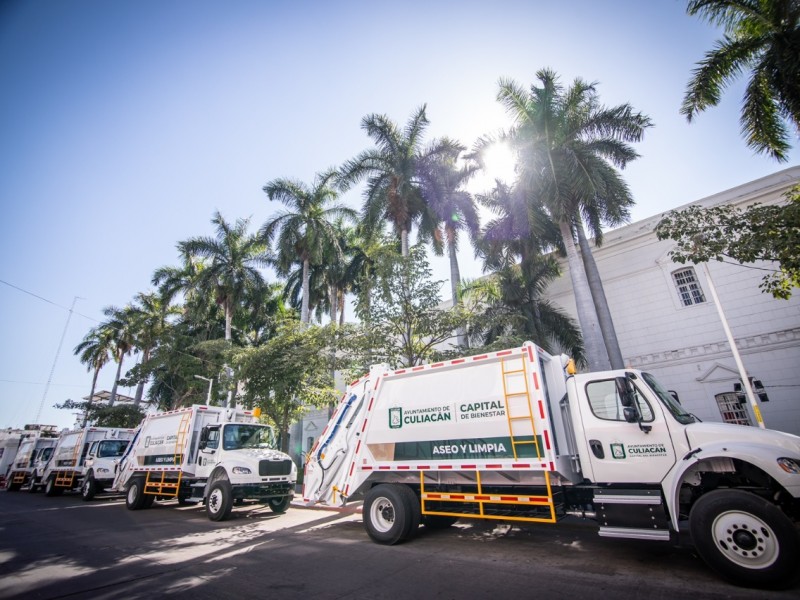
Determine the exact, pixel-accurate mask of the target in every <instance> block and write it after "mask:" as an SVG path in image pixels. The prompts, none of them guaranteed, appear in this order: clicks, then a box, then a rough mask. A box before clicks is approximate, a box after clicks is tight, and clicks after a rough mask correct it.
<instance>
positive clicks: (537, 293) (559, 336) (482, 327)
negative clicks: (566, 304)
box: [464, 254, 584, 362]
mask: <svg viewBox="0 0 800 600" xmlns="http://www.w3.org/2000/svg"><path fill="white" fill-rule="evenodd" d="M558 275H559V269H558V263H557V262H556V260H555V258H554V257H553V256H552V255H547V256H545V255H541V254H536V255H533V256H532V257H531V258H529V259H526V260H525V261H523V262H522V263H521V264H520V265H510V266H507V267H504V268H502V269H501V270H499V271H498V272H497V273H496V274H495V275H494V276H492V277H485V278H482V279H480V280H478V281H475V282H472V283H470V284H468V285H467V286H465V291H464V293H465V294H466V295H467V296H468V297H470V299H471V300H472V301H475V302H478V303H480V304H482V305H483V306H485V309H484V312H483V316H482V318H481V319H480V320H479V323H480V324H479V325H478V326H477V327H476V328H474V329H473V331H472V332H471V334H472V338H473V340H475V341H477V342H479V343H480V344H482V345H484V346H491V345H500V346H503V347H507V346H508V345H511V344H520V343H522V342H524V341H525V340H536V343H537V344H538V345H539V346H541V347H542V348H544V349H545V350H546V351H548V352H550V353H555V352H557V351H566V352H567V353H568V354H569V355H570V356H572V357H573V358H574V359H575V360H576V361H578V362H583V360H584V355H583V346H582V343H581V334H580V331H579V330H578V328H577V325H576V323H575V322H574V321H573V319H571V318H570V317H569V316H568V315H566V314H565V313H564V312H563V311H562V310H561V309H559V308H558V307H557V306H555V305H553V304H552V303H550V301H549V300H547V299H546V298H545V297H544V293H545V290H546V288H547V285H548V284H549V283H550V282H551V281H552V280H553V279H555V278H556V277H558Z"/></svg>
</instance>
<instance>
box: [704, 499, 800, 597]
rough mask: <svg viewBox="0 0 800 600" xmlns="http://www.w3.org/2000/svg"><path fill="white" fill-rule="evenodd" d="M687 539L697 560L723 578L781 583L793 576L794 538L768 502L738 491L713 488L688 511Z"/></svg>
mask: <svg viewBox="0 0 800 600" xmlns="http://www.w3.org/2000/svg"><path fill="white" fill-rule="evenodd" d="M689 528H690V530H691V533H692V541H693V542H694V545H695V548H696V549H697V552H698V553H699V554H700V556H701V557H702V558H703V560H705V561H706V563H708V565H709V566H710V567H711V568H712V569H714V570H715V571H717V572H718V573H719V574H720V575H722V576H723V577H725V578H726V579H728V580H729V581H731V582H733V583H735V584H737V585H743V586H747V587H755V586H758V587H773V588H784V587H788V586H789V585H791V584H792V583H793V582H794V581H796V580H797V578H798V575H800V574H798V572H797V563H798V560H800V539H798V534H797V531H796V529H795V526H794V524H793V523H792V522H791V521H790V520H789V518H788V517H787V516H786V515H784V514H783V512H781V510H780V509H779V508H778V507H777V506H775V505H774V504H771V503H770V502H768V501H766V500H764V499H763V498H760V497H758V496H756V495H755V494H751V493H749V492H744V491H741V490H715V491H713V492H709V493H707V494H705V495H703V496H701V497H700V499H699V500H698V501H697V502H695V504H694V506H693V507H692V511H691V513H690V514H689Z"/></svg>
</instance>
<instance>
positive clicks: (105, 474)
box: [41, 426, 136, 500]
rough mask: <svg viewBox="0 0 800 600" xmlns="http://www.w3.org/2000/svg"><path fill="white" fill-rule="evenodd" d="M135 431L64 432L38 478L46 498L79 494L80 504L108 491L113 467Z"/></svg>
mask: <svg viewBox="0 0 800 600" xmlns="http://www.w3.org/2000/svg"><path fill="white" fill-rule="evenodd" d="M135 432H136V430H135V429H126V428H120V427H91V426H90V427H84V428H82V429H75V430H73V431H65V432H64V433H62V434H61V436H60V437H59V438H58V444H57V445H56V447H55V449H54V450H53V456H52V457H51V458H50V461H49V462H48V463H47V467H46V468H45V470H44V473H43V474H42V477H41V485H43V486H44V493H45V495H46V496H57V495H59V494H61V493H62V492H64V491H69V490H80V491H81V496H82V497H83V499H84V500H91V499H92V498H94V496H95V494H97V493H99V492H102V491H104V490H106V489H108V488H110V487H111V484H112V483H113V482H114V472H115V466H116V464H117V462H119V459H120V458H121V457H122V455H123V453H124V452H125V450H126V448H127V447H128V443H129V442H130V440H131V439H132V438H133V435H134V433H135Z"/></svg>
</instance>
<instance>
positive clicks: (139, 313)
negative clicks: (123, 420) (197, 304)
mask: <svg viewBox="0 0 800 600" xmlns="http://www.w3.org/2000/svg"><path fill="white" fill-rule="evenodd" d="M178 312H179V309H178V308H177V307H175V306H171V305H170V304H169V302H168V301H166V300H165V299H164V297H162V296H160V295H157V294H154V293H148V294H143V293H139V294H137V295H136V297H135V298H134V302H133V304H132V305H131V307H130V314H129V317H130V327H131V329H132V332H133V337H134V340H135V342H134V344H135V346H136V348H137V349H138V350H140V351H141V353H142V360H141V364H142V365H144V364H146V363H147V361H148V360H149V359H150V354H151V352H152V351H153V349H154V348H155V346H156V344H157V343H158V341H159V339H160V338H161V336H162V335H163V334H164V331H165V330H166V328H167V326H168V322H167V319H168V317H169V316H170V315H174V314H177V313H178ZM145 381H146V378H144V377H140V378H139V383H138V384H137V386H136V395H135V397H134V404H135V405H136V406H139V404H141V402H142V395H143V394H144V384H145Z"/></svg>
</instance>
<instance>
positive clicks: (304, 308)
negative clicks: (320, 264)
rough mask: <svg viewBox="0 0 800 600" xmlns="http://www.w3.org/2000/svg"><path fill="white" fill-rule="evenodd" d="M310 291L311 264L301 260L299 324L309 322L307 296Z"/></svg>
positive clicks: (305, 259) (306, 260)
mask: <svg viewBox="0 0 800 600" xmlns="http://www.w3.org/2000/svg"><path fill="white" fill-rule="evenodd" d="M310 290H311V263H310V261H309V260H308V259H307V258H304V259H303V300H302V304H301V305H300V322H301V323H308V322H309V314H308V313H309V310H308V307H309V301H308V295H309V293H310Z"/></svg>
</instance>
